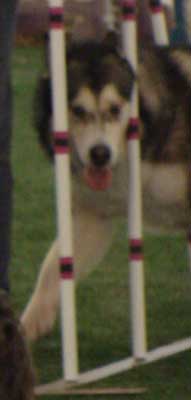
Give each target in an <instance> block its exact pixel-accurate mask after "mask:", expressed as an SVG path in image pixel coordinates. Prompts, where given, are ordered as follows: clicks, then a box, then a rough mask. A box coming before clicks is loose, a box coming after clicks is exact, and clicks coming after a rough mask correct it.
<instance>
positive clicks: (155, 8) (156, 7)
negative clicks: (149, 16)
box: [150, 0, 163, 14]
mask: <svg viewBox="0 0 191 400" xmlns="http://www.w3.org/2000/svg"><path fill="white" fill-rule="evenodd" d="M150 9H151V11H152V13H153V14H158V13H161V12H162V11H163V5H162V3H161V1H160V0H151V1H150Z"/></svg>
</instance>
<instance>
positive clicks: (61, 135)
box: [54, 131, 70, 154]
mask: <svg viewBox="0 0 191 400" xmlns="http://www.w3.org/2000/svg"><path fill="white" fill-rule="evenodd" d="M54 151H55V154H69V151H70V148H69V134H68V132H67V131H65V132H64V131H63V132H54Z"/></svg>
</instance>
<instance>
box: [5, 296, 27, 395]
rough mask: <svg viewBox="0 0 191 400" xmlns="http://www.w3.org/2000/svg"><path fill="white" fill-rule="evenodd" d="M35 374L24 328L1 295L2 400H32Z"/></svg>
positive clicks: (6, 299)
mask: <svg viewBox="0 0 191 400" xmlns="http://www.w3.org/2000/svg"><path fill="white" fill-rule="evenodd" d="M33 387H34V374H33V369H32V363H31V359H30V356H29V352H28V349H27V345H26V342H25V339H24V336H23V333H22V328H21V326H20V324H19V322H18V321H17V319H16V318H15V316H14V313H13V311H12V309H11V306H10V304H9V300H8V296H7V294H5V293H4V292H3V291H1V292H0V399H1V400H33V399H34V395H33Z"/></svg>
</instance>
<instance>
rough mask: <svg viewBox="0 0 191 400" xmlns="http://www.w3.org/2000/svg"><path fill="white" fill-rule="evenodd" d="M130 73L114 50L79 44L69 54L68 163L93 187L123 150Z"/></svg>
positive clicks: (103, 185)
mask: <svg viewBox="0 0 191 400" xmlns="http://www.w3.org/2000/svg"><path fill="white" fill-rule="evenodd" d="M133 81H134V75H133V72H132V70H131V68H130V66H129V65H128V64H127V63H126V62H125V61H124V60H122V59H121V58H120V57H119V55H118V54H117V53H116V52H115V51H111V49H110V48H108V47H107V46H105V45H104V46H101V45H98V44H94V45H93V46H92V45H91V47H90V45H87V44H86V45H83V46H81V48H79V46H78V47H77V48H76V49H73V51H72V54H71V55H69V70H68V82H69V88H68V89H69V103H70V120H69V122H70V134H71V143H72V163H73V166H74V168H75V169H77V170H78V174H79V171H80V174H81V176H82V177H83V178H84V180H85V182H86V184H87V185H88V186H89V187H91V189H93V190H106V189H107V188H109V187H110V185H111V183H112V173H113V169H114V168H115V167H116V166H117V165H118V164H119V163H120V162H121V160H122V158H123V156H124V154H125V150H126V139H125V137H126V129H127V125H128V120H129V111H130V97H131V92H132V87H133Z"/></svg>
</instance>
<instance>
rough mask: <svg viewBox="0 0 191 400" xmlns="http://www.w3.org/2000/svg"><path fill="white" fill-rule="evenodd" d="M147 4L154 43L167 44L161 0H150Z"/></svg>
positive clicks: (167, 38)
mask: <svg viewBox="0 0 191 400" xmlns="http://www.w3.org/2000/svg"><path fill="white" fill-rule="evenodd" d="M149 6H150V10H151V22H152V28H153V33H154V40H155V43H156V44H157V45H159V46H167V45H168V44H169V35H168V28H167V24H166V18H165V13H164V5H163V2H162V1H161V0H150V1H149Z"/></svg>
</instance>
